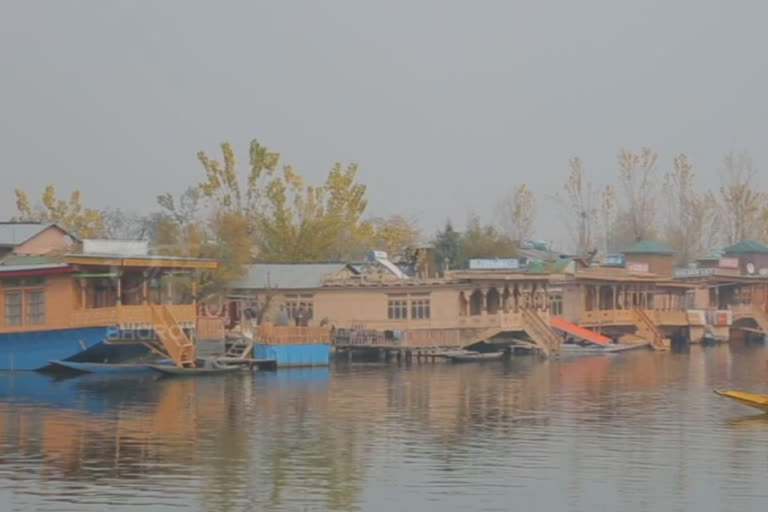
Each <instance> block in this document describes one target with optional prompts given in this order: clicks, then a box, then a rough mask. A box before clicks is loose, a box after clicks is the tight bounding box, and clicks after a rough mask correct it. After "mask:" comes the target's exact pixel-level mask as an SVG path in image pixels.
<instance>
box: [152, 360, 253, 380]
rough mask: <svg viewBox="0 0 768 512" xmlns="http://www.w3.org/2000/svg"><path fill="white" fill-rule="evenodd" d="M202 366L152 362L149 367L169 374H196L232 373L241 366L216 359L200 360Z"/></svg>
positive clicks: (177, 375) (179, 375)
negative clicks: (192, 366) (223, 362)
mask: <svg viewBox="0 0 768 512" xmlns="http://www.w3.org/2000/svg"><path fill="white" fill-rule="evenodd" d="M199 362H200V363H201V366H198V367H194V368H187V367H181V366H171V365H161V364H151V365H149V368H151V369H152V370H154V371H156V372H159V373H162V374H163V375H168V376H176V377H181V376H190V377H191V376H194V375H214V374H219V373H232V372H236V371H238V370H240V366H236V365H228V364H222V363H219V362H218V361H216V360H214V359H210V360H200V361H199Z"/></svg>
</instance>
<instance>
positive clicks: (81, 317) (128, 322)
mask: <svg viewBox="0 0 768 512" xmlns="http://www.w3.org/2000/svg"><path fill="white" fill-rule="evenodd" d="M166 307H167V308H168V310H169V311H170V312H171V314H172V315H173V317H174V318H175V319H176V320H177V321H178V322H179V323H180V324H181V325H182V326H184V327H187V326H189V327H194V326H195V324H196V321H197V307H196V306H195V305H194V304H167V305H166ZM69 323H70V325H69V327H105V326H114V325H116V326H120V327H122V328H127V329H130V328H134V329H141V328H149V327H150V326H151V325H152V308H151V306H150V305H148V304H142V305H139V306H125V305H117V306H112V307H108V308H89V309H79V310H77V311H74V312H73V313H72V316H71V317H70V320H69Z"/></svg>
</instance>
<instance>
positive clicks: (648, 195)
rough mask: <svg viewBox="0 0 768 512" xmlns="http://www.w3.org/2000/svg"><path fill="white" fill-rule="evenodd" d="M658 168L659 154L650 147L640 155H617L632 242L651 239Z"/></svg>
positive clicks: (627, 153)
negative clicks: (633, 239)
mask: <svg viewBox="0 0 768 512" xmlns="http://www.w3.org/2000/svg"><path fill="white" fill-rule="evenodd" d="M657 166H658V155H657V154H656V152H655V151H653V150H652V149H651V148H648V147H645V148H642V149H641V150H640V153H632V152H631V151H628V150H626V149H622V150H621V151H620V152H619V184H620V185H621V187H622V190H623V192H624V204H625V205H626V210H625V211H626V214H627V215H626V218H627V219H628V220H629V226H630V228H631V232H632V235H633V236H634V238H635V240H641V239H646V238H651V229H652V228H653V226H654V225H655V220H656V179H657Z"/></svg>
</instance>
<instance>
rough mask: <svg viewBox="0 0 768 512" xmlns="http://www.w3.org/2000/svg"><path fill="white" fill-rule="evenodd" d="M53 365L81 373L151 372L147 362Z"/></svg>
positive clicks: (165, 362) (164, 362) (58, 363)
mask: <svg viewBox="0 0 768 512" xmlns="http://www.w3.org/2000/svg"><path fill="white" fill-rule="evenodd" d="M153 364H156V365H170V364H171V362H170V361H155V362H154V363H153ZM51 366H52V367H53V368H54V369H57V370H64V371H70V372H79V373H104V374H125V373H151V372H152V369H151V368H150V367H149V364H147V363H79V362H75V361H51Z"/></svg>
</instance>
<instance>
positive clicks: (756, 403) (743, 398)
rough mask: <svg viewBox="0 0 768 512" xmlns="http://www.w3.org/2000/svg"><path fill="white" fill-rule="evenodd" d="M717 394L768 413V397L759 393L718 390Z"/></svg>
mask: <svg viewBox="0 0 768 512" xmlns="http://www.w3.org/2000/svg"><path fill="white" fill-rule="evenodd" d="M715 393H716V394H718V395H720V396H724V397H726V398H730V399H731V400H735V401H737V402H739V403H742V404H744V405H748V406H749V407H754V408H755V409H760V410H761V411H763V412H768V395H761V394H758V393H747V392H746V391H734V390H730V389H729V390H721V389H716V390H715Z"/></svg>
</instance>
